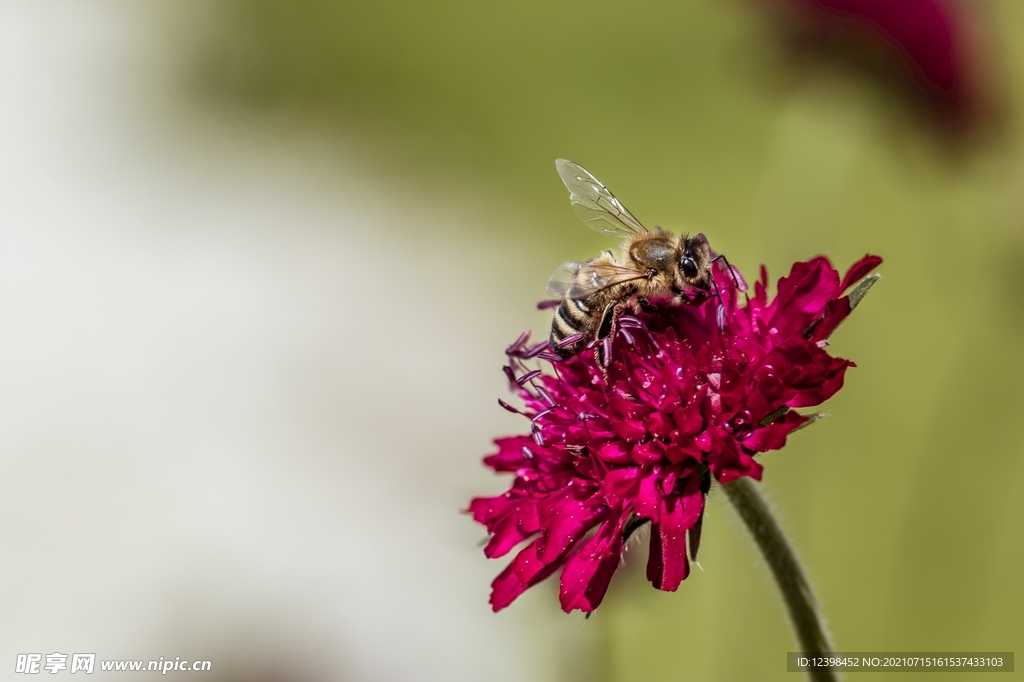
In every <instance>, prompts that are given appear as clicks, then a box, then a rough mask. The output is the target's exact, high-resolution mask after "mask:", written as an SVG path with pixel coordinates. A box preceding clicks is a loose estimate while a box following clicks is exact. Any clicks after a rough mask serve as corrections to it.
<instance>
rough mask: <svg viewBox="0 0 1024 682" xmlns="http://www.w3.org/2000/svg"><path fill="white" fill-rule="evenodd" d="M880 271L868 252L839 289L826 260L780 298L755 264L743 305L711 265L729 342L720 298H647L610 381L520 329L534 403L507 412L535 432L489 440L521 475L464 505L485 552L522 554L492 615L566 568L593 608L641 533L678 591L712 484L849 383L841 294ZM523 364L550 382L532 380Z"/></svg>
mask: <svg viewBox="0 0 1024 682" xmlns="http://www.w3.org/2000/svg"><path fill="white" fill-rule="evenodd" d="M880 262H881V259H880V258H878V257H877V256H865V257H864V258H863V259H861V260H860V261H858V262H857V263H856V264H854V266H853V267H851V268H850V270H849V271H848V272H847V273H846V275H845V277H843V278H842V280H840V277H839V274H838V272H836V270H835V269H834V268H833V267H832V265H831V264H830V263H829V261H828V260H827V259H826V258H824V257H818V258H814V259H812V260H810V261H808V262H806V263H796V264H795V265H794V266H793V269H792V271H791V272H790V274H789V276H788V277H784V278H782V279H781V280H779V282H778V294H777V295H776V296H775V298H774V300H772V301H769V300H768V294H767V288H768V273H767V271H766V270H765V269H764V268H762V269H761V280H760V281H759V282H757V283H756V285H755V287H754V295H753V297H750V296H747V295H745V296H743V298H744V302H745V305H740V302H739V300H738V299H739V298H740V293H739V291H738V290H737V289H736V288H735V287H734V286H733V285H732V282H730V279H731V278H730V277H729V275H728V272H727V271H726V270H725V268H724V266H720V264H716V266H717V267H718V269H717V270H716V273H715V275H716V281H717V282H718V283H719V285H720V286H722V284H723V283H724V282H729V286H722V295H723V300H724V305H725V318H726V325H725V330H724V331H720V329H719V325H718V321H717V317H718V310H717V309H718V305H719V303H718V300H717V299H716V298H706V299H704V300H702V301H701V300H698V301H694V303H693V304H692V305H682V304H673V303H671V302H669V301H661V302H652V303H653V310H651V311H650V312H643V313H639V314H638V315H637V316H633V315H626V314H623V315H620V316H619V324H618V331H617V332H616V334H615V337H614V339H613V341H612V346H611V347H612V353H611V357H610V359H609V360H608V363H607V364H608V366H607V368H606V370H602V368H601V367H599V366H598V364H597V362H596V359H595V357H594V352H593V351H592V350H587V351H584V352H582V353H580V354H578V355H576V356H574V357H572V358H570V359H569V360H566V361H564V362H558V361H557V360H558V358H557V356H555V355H554V354H553V353H550V352H549V351H548V350H547V344H546V343H540V344H537V345H534V346H529V345H528V344H527V340H528V334H523V336H521V337H520V338H519V340H518V341H516V343H515V344H513V345H512V346H511V347H510V348H509V349H508V351H507V353H508V355H509V358H510V361H509V366H507V367H506V368H505V372H506V374H507V375H508V377H509V379H510V381H511V382H512V387H513V389H514V390H515V392H516V393H517V394H518V395H519V397H520V398H521V399H522V401H523V402H524V403H525V408H524V409H523V410H517V409H516V408H514V407H512V406H511V405H508V404H507V403H505V402H504V401H499V402H501V404H502V405H503V406H504V407H505V408H506V409H509V410H511V411H513V412H519V413H521V414H523V415H525V416H526V417H528V418H529V419H530V424H531V433H530V434H529V435H520V436H510V437H507V438H499V439H497V440H496V441H495V444H496V445H497V447H498V451H497V452H496V453H495V454H493V455H491V456H490V457H487V458H486V459H484V462H485V463H486V464H487V465H488V466H489V467H491V468H492V469H494V470H495V471H499V472H511V473H513V474H514V475H515V480H514V481H513V483H512V487H511V488H510V489H509V490H508V491H507V492H506V493H504V494H502V495H498V496H496V497H478V498H476V499H474V500H472V501H471V502H470V505H469V512H470V513H471V514H472V515H473V518H474V519H475V520H476V521H478V522H479V523H482V524H483V525H484V526H486V527H487V531H488V533H489V535H490V537H489V541H488V543H487V546H486V547H485V549H484V554H486V556H488V557H491V558H495V557H500V556H504V555H505V554H508V553H509V552H511V551H512V550H513V549H515V548H516V547H517V546H519V545H521V544H523V543H527V544H526V545H525V547H523V548H522V549H520V550H519V552H518V553H517V554H516V555H515V558H514V559H512V562H511V563H510V564H509V565H508V567H507V568H506V569H505V570H504V571H502V572H501V574H500V575H499V576H498V577H497V578H496V579H495V580H494V582H493V583H492V588H493V591H492V593H491V600H490V601H491V605H492V607H493V608H494V610H495V611H498V610H500V609H503V608H505V607H506V606H508V605H509V604H510V603H512V601H513V600H514V599H515V598H516V597H518V596H519V595H520V594H522V593H523V592H524V591H525V590H526V589H527V588H529V587H531V586H533V585H535V584H537V583H539V582H540V581H542V580H544V579H545V578H547V577H548V576H550V575H552V574H553V573H554V572H555V571H557V570H558V569H561V570H562V572H561V582H560V588H561V590H560V601H561V605H562V608H563V609H564V610H565V611H566V612H570V611H572V610H573V609H580V610H582V611H586V612H590V611H593V610H594V609H595V608H597V606H598V605H599V604H600V603H601V600H602V599H603V598H604V595H605V592H606V591H607V589H608V584H609V582H610V581H611V578H612V575H613V574H614V573H615V569H616V568H617V567H618V565H619V561H620V557H621V555H622V549H623V542H624V541H625V539H626V538H628V536H629V534H630V533H632V532H633V531H634V530H636V528H638V527H639V526H641V525H643V524H644V523H647V522H650V523H651V541H650V551H649V558H648V562H647V577H648V579H649V580H650V581H651V583H653V584H654V586H655V587H657V588H658V589H661V590H666V591H674V590H675V589H676V588H677V587H679V583H680V582H681V581H682V580H684V579H685V578H686V576H687V575H688V573H689V571H690V564H689V559H691V558H695V557H696V555H697V549H698V545H699V542H700V529H701V520H702V517H703V513H704V500H705V497H706V496H707V493H708V490H709V488H710V486H711V479H712V477H713V478H714V479H716V480H718V481H719V482H720V483H728V482H729V481H733V480H735V479H737V478H739V477H741V476H750V477H752V478H754V479H760V478H761V470H762V467H761V464H759V463H758V462H757V461H756V459H755V457H756V455H757V453H759V452H765V451H767V450H775V449H778V448H781V447H782V446H783V445H785V443H786V436H787V435H788V434H789V433H790V432H792V431H793V430H794V429H796V428H798V427H800V426H801V425H803V424H804V423H805V422H807V421H808V417H807V416H804V415H801V414H798V413H797V412H795V411H792V410H791V409H790V408H798V407H809V406H812V405H818V404H820V403H822V402H823V401H825V400H827V399H828V398H830V397H831V396H832V395H833V394H834V393H835V392H836V391H838V390H839V389H840V388H841V387H842V385H843V376H844V374H845V372H846V368H847V367H851V366H853V363H852V362H850V361H849V360H843V359H841V358H835V357H832V356H831V355H829V354H828V353H827V352H826V350H825V346H826V345H827V341H826V339H827V337H828V336H829V334H831V332H832V331H833V330H834V329H835V328H836V326H837V325H839V323H840V322H842V321H843V320H844V319H845V318H846V316H847V315H849V313H850V311H851V297H850V296H844V295H843V292H845V291H846V290H847V289H848V288H849V287H851V286H852V285H853V284H855V283H856V282H857V281H858V280H860V279H862V278H863V277H864V276H865V275H867V273H868V272H870V271H871V270H872V269H873V268H874V267H876V266H877V265H878V264H879V263H880ZM857 293H858V295H860V294H862V293H863V292H862V291H861V290H858V292H857ZM857 300H858V299H857V297H855V300H854V301H853V305H856V301H857ZM530 358H538V359H543V360H547V361H549V362H551V363H552V365H551V367H552V368H553V372H552V373H545V372H542V371H541V370H540V369H532V370H531V369H530V368H529V367H528V366H527V364H526V363H527V362H528V361H529V359H530ZM688 545H689V546H688ZM688 557H689V558H688Z"/></svg>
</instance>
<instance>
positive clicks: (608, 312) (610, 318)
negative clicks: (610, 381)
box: [595, 303, 619, 380]
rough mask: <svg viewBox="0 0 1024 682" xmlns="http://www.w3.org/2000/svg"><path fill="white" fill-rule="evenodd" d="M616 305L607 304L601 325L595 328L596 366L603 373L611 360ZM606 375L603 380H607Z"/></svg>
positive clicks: (602, 314)
mask: <svg viewBox="0 0 1024 682" xmlns="http://www.w3.org/2000/svg"><path fill="white" fill-rule="evenodd" d="M618 307H619V306H618V304H616V303H609V304H608V306H607V307H605V309H604V312H603V313H601V324H599V325H598V326H597V342H598V343H597V348H596V350H595V352H596V355H597V364H598V366H600V367H601V372H602V373H604V372H605V370H606V368H607V367H608V364H609V363H610V362H611V360H612V337H613V336H614V334H615V313H616V312H617V311H618ZM607 378H608V377H607V375H606V376H605V379H606V380H607Z"/></svg>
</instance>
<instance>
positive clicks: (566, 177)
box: [555, 159, 647, 237]
mask: <svg viewBox="0 0 1024 682" xmlns="http://www.w3.org/2000/svg"><path fill="white" fill-rule="evenodd" d="M555 168H556V169H558V175H559V177H560V178H562V182H564V183H565V186H566V187H567V188H568V189H569V201H571V202H572V210H573V213H575V214H576V216H577V217H578V218H579V219H580V220H582V221H583V224H584V225H586V226H587V227H589V228H591V229H592V230H597V231H598V232H604V233H605V234H612V235H615V236H618V237H630V236H633V235H638V234H644V233H645V232H647V228H646V227H644V226H643V225H641V224H640V221H639V220H637V219H636V218H634V217H633V214H632V213H630V212H629V210H627V209H626V207H625V206H623V205H622V202H621V201H619V200H618V199H616V198H615V195H614V194H612V193H611V191H610V190H609V189H608V188H607V187H605V186H604V185H603V184H602V183H601V181H600V180H598V179H597V178H595V177H594V176H593V175H591V173H590V171H588V170H587V169H586V168H584V167H583V166H581V165H579V164H578V163H573V162H572V161H568V160H566V159H558V160H556V161H555Z"/></svg>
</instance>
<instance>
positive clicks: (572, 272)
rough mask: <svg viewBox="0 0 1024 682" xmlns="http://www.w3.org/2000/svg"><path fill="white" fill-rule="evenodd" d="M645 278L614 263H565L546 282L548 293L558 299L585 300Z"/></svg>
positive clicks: (644, 274) (639, 273)
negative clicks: (616, 286)
mask: <svg viewBox="0 0 1024 682" xmlns="http://www.w3.org/2000/svg"><path fill="white" fill-rule="evenodd" d="M646 276H647V274H646V273H644V272H639V271H637V270H636V269H635V268H629V267H625V266H622V265H617V264H615V263H607V262H597V263H578V262H576V261H567V262H565V263H563V264H562V267H560V268H559V269H558V270H556V271H555V274H553V275H552V276H551V279H550V280H549V281H548V293H549V294H551V295H552V296H557V297H559V298H586V297H588V296H593V295H594V294H596V293H598V292H599V291H602V290H604V289H607V288H608V287H610V286H614V285H616V284H621V283H623V282H629V281H631V280H634V279H643V278H644V277H646Z"/></svg>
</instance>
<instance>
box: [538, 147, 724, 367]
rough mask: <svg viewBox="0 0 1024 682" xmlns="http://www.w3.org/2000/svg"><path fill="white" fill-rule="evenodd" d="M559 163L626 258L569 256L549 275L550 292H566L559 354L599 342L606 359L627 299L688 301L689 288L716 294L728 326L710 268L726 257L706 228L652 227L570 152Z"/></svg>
mask: <svg viewBox="0 0 1024 682" xmlns="http://www.w3.org/2000/svg"><path fill="white" fill-rule="evenodd" d="M555 167H556V168H557V169H558V175H559V176H560V177H561V178H562V182H564V183H565V186H566V187H567V188H568V189H569V194H570V196H569V200H570V201H571V202H572V209H573V212H574V213H575V214H576V215H577V217H579V219H580V220H582V221H583V224H584V225H586V226H587V227H589V228H591V229H594V230H597V231H598V232H603V233H605V234H611V235H615V236H617V237H621V238H623V242H622V244H621V249H622V257H621V258H617V257H616V256H615V254H614V253H613V252H612V251H605V252H604V253H602V254H601V255H599V256H597V257H596V258H592V259H591V260H589V261H587V262H586V263H578V262H573V261H569V262H567V263H565V264H564V265H562V267H561V268H559V270H558V271H556V272H555V274H554V275H553V276H552V278H551V281H549V282H548V293H550V294H551V295H552V296H555V297H556V298H560V299H561V302H560V303H559V304H558V307H557V309H556V310H555V316H554V319H553V320H552V322H551V339H550V346H551V350H552V351H553V352H554V353H556V354H557V355H558V356H559V357H561V358H562V359H567V358H570V357H572V356H573V355H575V354H576V353H578V352H579V351H580V350H582V349H583V348H585V347H587V346H588V345H590V344H592V343H595V342H596V343H598V344H599V345H598V346H597V352H598V360H599V362H600V363H601V364H602V365H604V364H605V363H606V361H607V359H608V354H609V352H610V343H609V342H610V340H611V337H612V335H613V332H614V330H615V320H616V314H617V313H618V311H619V310H620V309H621V308H622V307H623V306H629V307H631V308H633V309H636V308H638V307H640V308H643V307H646V306H647V305H648V303H647V299H649V298H657V297H666V296H669V297H676V298H679V299H680V300H687V292H699V293H701V294H707V295H712V294H713V295H717V296H718V298H719V311H718V324H719V327H723V326H724V319H725V318H724V307H723V306H722V304H721V295H720V294H719V293H718V287H717V285H716V283H715V279H714V276H713V274H712V269H711V264H712V263H713V262H715V261H716V260H718V259H719V258H721V256H714V255H713V254H712V252H711V247H710V246H709V245H708V240H707V238H705V237H704V235H703V234H698V235H696V236H694V237H690V236H687V235H683V236H682V237H677V236H676V235H674V234H672V233H671V232H666V231H664V230H662V229H661V228H659V227H656V228H654V229H653V230H648V229H647V228H646V227H644V226H643V225H642V224H641V223H640V221H639V220H637V219H636V218H634V217H633V214H632V213H630V212H629V211H628V210H627V209H626V207H625V206H623V205H622V202H620V201H619V200H618V199H616V198H615V195H614V194H612V193H611V192H610V191H609V190H608V188H607V187H605V186H604V185H603V184H602V183H601V181H600V180H598V179H597V178H595V177H594V176H593V175H592V174H591V173H590V172H589V171H587V170H586V169H585V168H583V167H582V166H580V165H579V164H576V163H573V162H572V161H567V160H566V159H558V160H557V161H555ZM726 265H727V266H728V261H726ZM729 271H730V273H731V272H732V268H731V267H729ZM602 342H603V343H602Z"/></svg>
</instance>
